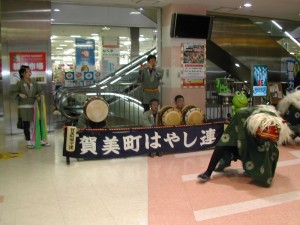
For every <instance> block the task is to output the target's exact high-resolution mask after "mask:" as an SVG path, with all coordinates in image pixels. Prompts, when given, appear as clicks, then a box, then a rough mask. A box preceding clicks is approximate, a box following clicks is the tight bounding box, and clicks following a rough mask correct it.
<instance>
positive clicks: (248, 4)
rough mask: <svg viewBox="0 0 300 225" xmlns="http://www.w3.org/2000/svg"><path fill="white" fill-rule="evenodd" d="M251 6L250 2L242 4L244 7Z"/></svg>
mask: <svg viewBox="0 0 300 225" xmlns="http://www.w3.org/2000/svg"><path fill="white" fill-rule="evenodd" d="M251 6H252V4H251V3H249V2H247V3H245V4H244V7H246V8H249V7H251Z"/></svg>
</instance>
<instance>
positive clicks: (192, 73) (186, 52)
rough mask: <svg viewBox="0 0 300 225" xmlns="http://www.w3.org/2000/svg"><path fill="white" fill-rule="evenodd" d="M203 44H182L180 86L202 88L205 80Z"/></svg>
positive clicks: (204, 51)
mask: <svg viewBox="0 0 300 225" xmlns="http://www.w3.org/2000/svg"><path fill="white" fill-rule="evenodd" d="M205 47H206V46H205V44H183V47H182V55H183V56H182V75H181V78H182V81H183V82H182V86H183V87H195V86H204V85H205V81H204V80H205V78H206V50H205Z"/></svg>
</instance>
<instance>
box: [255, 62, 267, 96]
mask: <svg viewBox="0 0 300 225" xmlns="http://www.w3.org/2000/svg"><path fill="white" fill-rule="evenodd" d="M253 79H254V80H253V96H267V90H268V67H267V66H257V65H256V66H254V67H253Z"/></svg>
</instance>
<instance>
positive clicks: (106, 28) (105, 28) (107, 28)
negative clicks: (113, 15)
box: [102, 27, 110, 30]
mask: <svg viewBox="0 0 300 225" xmlns="http://www.w3.org/2000/svg"><path fill="white" fill-rule="evenodd" d="M102 30H110V28H109V27H102Z"/></svg>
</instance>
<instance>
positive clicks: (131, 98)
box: [101, 92, 142, 104]
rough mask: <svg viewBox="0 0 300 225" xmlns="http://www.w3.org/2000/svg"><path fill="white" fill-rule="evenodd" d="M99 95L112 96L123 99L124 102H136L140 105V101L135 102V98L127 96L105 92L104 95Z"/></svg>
mask: <svg viewBox="0 0 300 225" xmlns="http://www.w3.org/2000/svg"><path fill="white" fill-rule="evenodd" d="M101 95H113V96H117V97H120V98H123V99H125V100H131V101H133V102H136V103H138V104H142V102H141V101H139V100H137V99H135V98H133V97H130V96H128V95H123V94H117V93H110V92H107V93H106V92H104V93H101Z"/></svg>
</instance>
